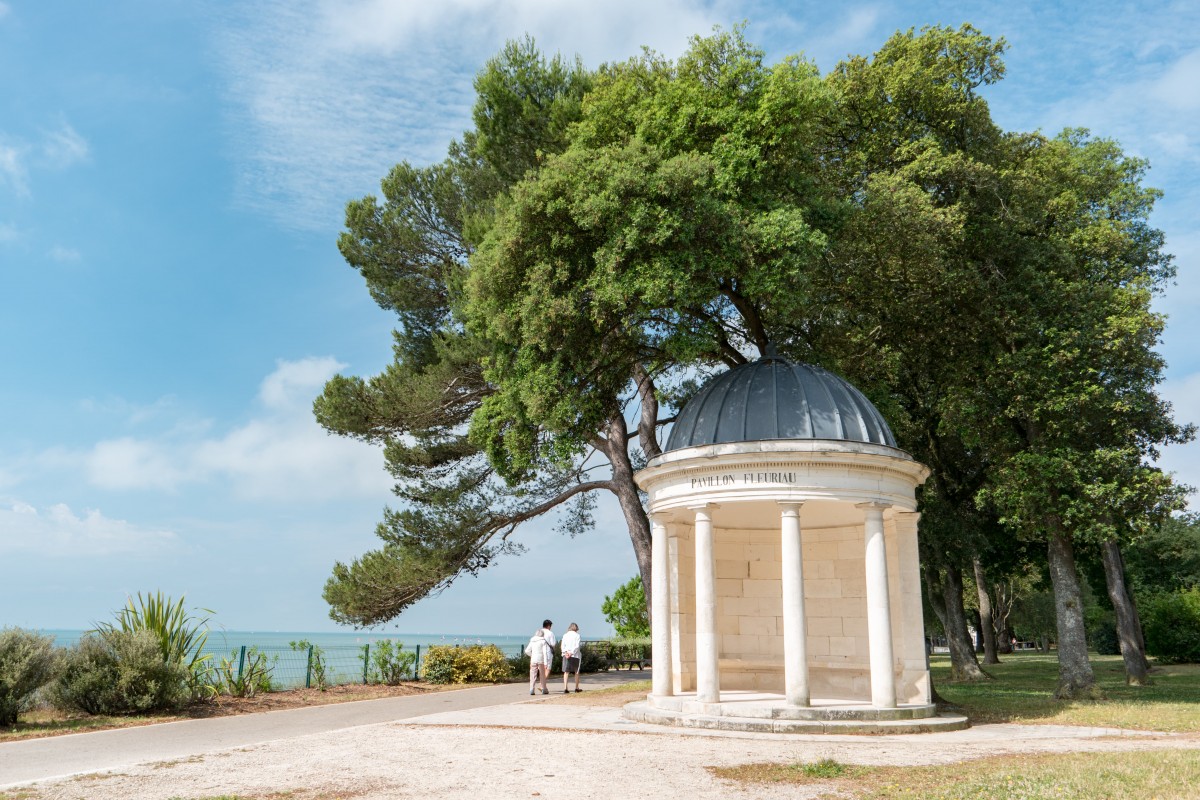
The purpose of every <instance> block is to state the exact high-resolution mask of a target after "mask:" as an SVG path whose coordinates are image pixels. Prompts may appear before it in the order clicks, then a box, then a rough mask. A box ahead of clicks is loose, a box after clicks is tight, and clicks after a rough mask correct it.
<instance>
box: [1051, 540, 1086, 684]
mask: <svg viewBox="0 0 1200 800" xmlns="http://www.w3.org/2000/svg"><path fill="white" fill-rule="evenodd" d="M1048 522H1049V524H1048V526H1047V527H1048V528H1049V534H1050V535H1049V547H1048V548H1047V550H1048V556H1049V562H1050V582H1051V584H1053V586H1054V617H1055V628H1056V630H1057V633H1058V688H1057V689H1056V690H1055V691H1054V696H1055V697H1056V698H1058V699H1060V700H1066V699H1071V698H1079V697H1092V696H1094V695H1095V694H1096V675H1095V673H1093V672H1092V664H1091V662H1090V661H1088V652H1087V634H1086V630H1085V626H1084V621H1083V597H1082V595H1081V594H1080V592H1079V576H1078V575H1077V574H1076V572H1075V551H1074V548H1073V547H1072V546H1071V540H1070V539H1069V538H1068V536H1067V534H1066V532H1064V531H1063V529H1062V522H1061V521H1060V520H1058V519H1057V518H1051V519H1050V520H1049V521H1048Z"/></svg>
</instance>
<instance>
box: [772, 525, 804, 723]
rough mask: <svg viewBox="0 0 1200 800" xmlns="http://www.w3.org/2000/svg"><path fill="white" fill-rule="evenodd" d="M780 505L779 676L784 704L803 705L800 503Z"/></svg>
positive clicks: (802, 561)
mask: <svg viewBox="0 0 1200 800" xmlns="http://www.w3.org/2000/svg"><path fill="white" fill-rule="evenodd" d="M779 505H780V506H781V507H782V525H781V528H782V537H783V538H782V542H781V544H782V552H783V680H784V686H785V687H786V697H787V704H788V705H790V706H807V705H808V704H809V699H810V698H809V690H808V623H807V622H806V620H805V617H804V558H803V554H802V550H801V545H800V506H801V505H802V504H801V503H780V504H779Z"/></svg>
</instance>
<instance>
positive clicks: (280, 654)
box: [41, 629, 527, 688]
mask: <svg viewBox="0 0 1200 800" xmlns="http://www.w3.org/2000/svg"><path fill="white" fill-rule="evenodd" d="M41 633H44V634H48V635H50V636H53V637H54V643H55V645H57V646H59V647H70V646H71V645H73V644H75V643H76V642H78V641H79V639H80V637H82V636H83V635H84V633H85V631H82V630H69V629H59V630H44V631H41ZM382 641H389V642H391V643H392V646H393V647H395V648H401V647H402V648H403V649H404V650H407V651H409V652H414V651H416V650H417V648H420V655H421V657H422V660H423V658H424V655H425V653H426V652H428V650H429V647H430V646H431V645H446V646H451V647H454V646H458V647H470V646H471V645H477V644H494V645H496V646H497V647H499V648H500V650H501V651H502V652H503V653H504V655H506V656H517V655H520V654H521V651H522V649H523V648H524V646H525V642H526V641H527V637H525V636H513V635H508V634H499V635H496V634H491V635H484V634H480V635H464V634H445V635H434V634H422V633H385V632H380V631H319V632H318V631H309V632H302V631H227V630H221V629H212V630H210V631H209V633H208V641H207V642H206V644H205V647H204V652H205V653H207V654H208V655H210V656H211V657H212V658H211V663H212V664H213V665H214V666H216V665H219V664H220V663H221V661H222V660H223V659H225V660H228V661H229V663H230V664H231V665H235V666H236V667H237V668H238V669H241V667H242V666H243V665H244V662H245V660H246V658H247V657H249V658H250V659H253V658H254V657H255V655H256V653H255V651H257V654H259V655H261V656H262V657H263V658H265V660H266V663H267V664H268V665H269V666H270V668H271V671H272V672H271V682H272V684H273V685H274V686H276V687H278V688H287V687H292V686H303V685H304V684H305V683H306V682H307V681H309V680H311V678H312V672H311V662H310V661H309V653H308V647H307V646H300V643H301V642H307V643H308V645H312V646H314V647H319V648H320V649H321V651H322V652H321V657H322V659H323V660H324V663H325V665H326V674H327V679H328V682H329V683H330V684H339V683H361V682H363V680H364V679H365V678H366V675H365V671H366V669H367V668H368V667H369V666H370V655H371V653H372V652H376V651H375V646H376V645H377V644H378V643H379V642H382ZM243 648H245V651H243Z"/></svg>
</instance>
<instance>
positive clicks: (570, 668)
mask: <svg viewBox="0 0 1200 800" xmlns="http://www.w3.org/2000/svg"><path fill="white" fill-rule="evenodd" d="M562 671H563V672H564V673H569V672H579V659H578V657H576V658H564V659H563V662H562Z"/></svg>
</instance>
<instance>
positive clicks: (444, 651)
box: [421, 644, 512, 683]
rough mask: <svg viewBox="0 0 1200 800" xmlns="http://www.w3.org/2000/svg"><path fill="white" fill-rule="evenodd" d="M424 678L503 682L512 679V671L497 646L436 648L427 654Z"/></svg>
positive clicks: (479, 645)
mask: <svg viewBox="0 0 1200 800" xmlns="http://www.w3.org/2000/svg"><path fill="white" fill-rule="evenodd" d="M421 677H422V678H424V679H425V680H427V681H429V682H430V683H499V682H500V681H506V680H508V679H509V678H511V677H512V668H511V666H510V665H509V662H508V659H506V658H505V657H504V653H503V652H501V650H500V648H499V647H497V646H496V645H494V644H477V645H471V646H470V647H453V646H450V645H434V646H432V647H430V648H429V649H428V650H427V651H426V653H425V658H424V659H423V661H422V663H421Z"/></svg>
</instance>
